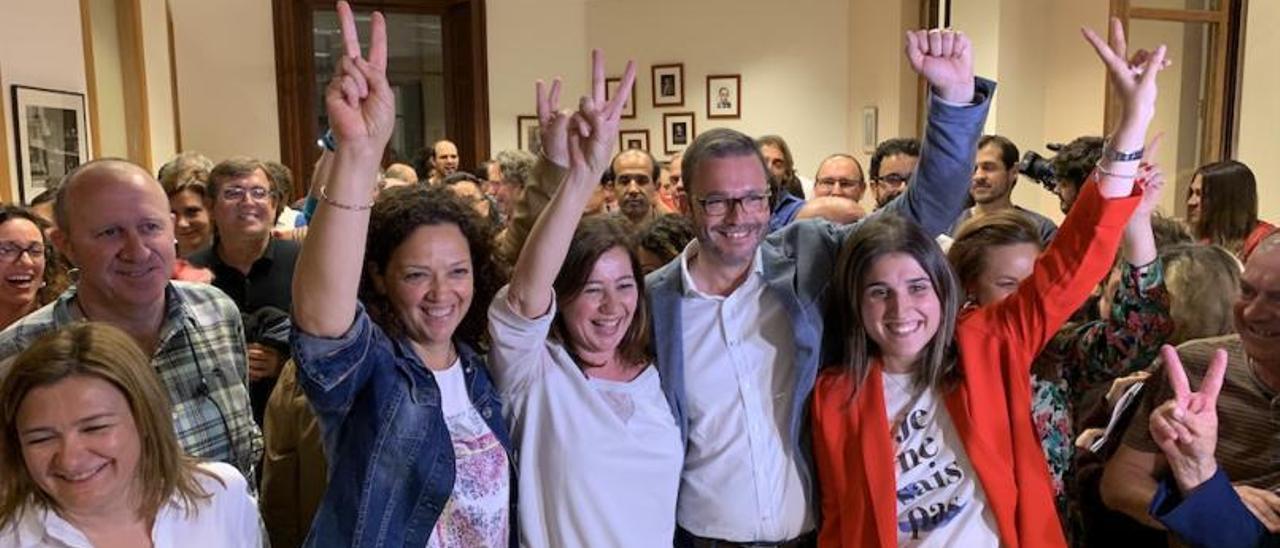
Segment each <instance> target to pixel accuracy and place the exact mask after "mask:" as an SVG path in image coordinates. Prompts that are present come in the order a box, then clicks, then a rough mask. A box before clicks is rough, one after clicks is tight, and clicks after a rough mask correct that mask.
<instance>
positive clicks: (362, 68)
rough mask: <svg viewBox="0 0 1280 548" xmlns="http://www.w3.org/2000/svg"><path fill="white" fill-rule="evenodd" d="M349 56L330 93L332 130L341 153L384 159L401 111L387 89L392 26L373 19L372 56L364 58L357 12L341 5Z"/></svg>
mask: <svg viewBox="0 0 1280 548" xmlns="http://www.w3.org/2000/svg"><path fill="white" fill-rule="evenodd" d="M338 22H339V25H340V26H341V28H342V41H343V44H344V52H343V56H342V58H341V59H340V60H339V61H338V67H337V70H336V71H335V72H334V74H333V78H332V79H330V80H329V86H328V87H327V88H326V89H325V93H324V102H325V110H326V111H327V112H328V114H329V127H330V129H331V130H332V131H333V134H334V136H335V137H336V138H337V140H338V143H339V146H340V148H343V149H354V150H357V151H360V152H367V153H370V154H377V155H379V156H380V155H381V154H382V150H383V149H384V148H386V146H387V142H388V141H390V140H391V133H392V130H394V129H395V118H396V107H395V97H394V96H393V95H392V92H391V86H390V85H388V84H387V23H386V20H385V19H383V17H382V14H381V13H378V12H374V13H373V18H372V21H371V27H372V35H371V36H370V43H369V56H368V57H367V58H366V57H363V56H361V53H360V38H359V36H358V35H357V32H356V22H355V17H354V16H352V14H351V6H350V5H349V4H347V3H346V2H338Z"/></svg>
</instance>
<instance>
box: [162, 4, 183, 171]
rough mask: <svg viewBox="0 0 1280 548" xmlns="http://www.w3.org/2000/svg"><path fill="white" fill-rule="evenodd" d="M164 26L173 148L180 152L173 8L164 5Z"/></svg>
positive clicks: (180, 113)
mask: <svg viewBox="0 0 1280 548" xmlns="http://www.w3.org/2000/svg"><path fill="white" fill-rule="evenodd" d="M164 24H165V27H166V30H167V31H168V34H167V38H168V40H169V90H170V91H171V92H172V95H173V148H174V150H175V151H176V152H182V109H180V108H178V56H177V54H176V53H175V51H174V47H173V43H174V41H173V6H171V5H170V4H169V2H165V3H164Z"/></svg>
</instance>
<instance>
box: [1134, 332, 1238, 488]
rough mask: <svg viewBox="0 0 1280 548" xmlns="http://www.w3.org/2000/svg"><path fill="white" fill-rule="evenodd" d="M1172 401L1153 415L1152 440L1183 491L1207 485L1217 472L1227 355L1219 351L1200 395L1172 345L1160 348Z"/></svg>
mask: <svg viewBox="0 0 1280 548" xmlns="http://www.w3.org/2000/svg"><path fill="white" fill-rule="evenodd" d="M1160 354H1161V357H1162V358H1163V359H1164V364H1165V371H1166V372H1167V373H1168V376H1169V386H1170V387H1172V388H1173V399H1172V400H1169V401H1166V402H1164V403H1163V404H1161V405H1160V407H1157V408H1156V410H1155V411H1153V412H1152V413H1151V420H1150V428H1151V437H1152V439H1153V440H1155V442H1156V445H1159V446H1160V450H1161V451H1163V452H1164V455H1165V459H1166V460H1168V462H1169V467H1170V469H1172V471H1173V476H1174V479H1175V480H1176V481H1177V482H1178V488H1179V489H1181V490H1182V491H1183V492H1186V491H1188V490H1189V489H1193V488H1195V487H1196V486H1198V485H1200V484H1201V483H1204V481H1205V480H1208V479H1209V478H1210V477H1212V476H1213V474H1214V473H1215V472H1216V471H1217V468H1218V465H1217V462H1216V461H1215V460H1214V457H1213V452H1214V448H1215V446H1216V445H1217V442H1218V410H1217V405H1218V392H1219V391H1221V390H1222V379H1223V377H1224V376H1225V374H1226V371H1227V352H1226V351H1225V350H1222V349H1219V350H1218V351H1217V352H1216V353H1215V354H1214V356H1213V361H1212V362H1210V364H1209V370H1208V371H1207V372H1206V373H1205V376H1204V380H1203V381H1201V383H1200V390H1199V391H1198V392H1192V391H1191V384H1190V383H1189V382H1188V381H1187V373H1186V371H1185V370H1184V369H1183V368H1182V360H1181V359H1180V358H1179V357H1178V352H1177V351H1176V350H1174V349H1173V347H1172V346H1169V345H1167V344H1166V345H1164V346H1163V347H1161V349H1160Z"/></svg>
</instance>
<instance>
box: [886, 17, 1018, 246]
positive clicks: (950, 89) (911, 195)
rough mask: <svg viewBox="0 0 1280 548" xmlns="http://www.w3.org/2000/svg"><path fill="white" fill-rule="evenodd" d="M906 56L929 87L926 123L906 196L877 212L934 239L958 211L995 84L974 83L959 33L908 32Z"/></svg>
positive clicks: (967, 46)
mask: <svg viewBox="0 0 1280 548" xmlns="http://www.w3.org/2000/svg"><path fill="white" fill-rule="evenodd" d="M906 56H907V59H908V60H909V61H910V62H911V67H912V68H913V69H915V71H916V72H917V73H919V74H920V75H921V76H923V77H924V78H925V80H927V81H928V82H929V96H930V98H929V110H928V122H927V125H926V127H925V132H924V139H923V140H922V143H921V146H920V162H919V164H918V167H917V168H916V170H915V173H913V174H912V176H911V181H910V182H909V183H908V184H907V191H906V192H905V193H903V195H902V196H901V197H899V198H898V199H895V200H894V201H893V202H891V203H889V204H888V205H887V206H885V208H883V209H884V211H889V212H895V213H898V214H900V215H903V216H904V217H906V218H908V219H911V220H913V221H915V222H916V223H918V224H919V225H920V226H921V227H923V228H924V229H925V231H926V232H928V233H929V234H930V235H934V236H936V235H938V234H941V233H943V232H945V231H946V230H947V228H948V227H950V226H951V223H952V222H954V221H955V219H956V217H958V216H959V215H960V212H961V210H963V209H964V206H965V200H966V199H967V198H968V196H969V178H970V176H971V175H972V174H973V159H974V155H975V153H976V152H977V149H978V137H980V136H981V134H982V125H983V123H985V122H986V118H987V110H988V109H989V108H990V106H991V94H992V92H993V91H994V89H995V84H994V83H993V82H990V81H987V80H981V81H979V80H977V79H976V78H975V77H974V74H973V53H972V47H971V44H970V43H969V38H968V37H966V36H965V35H964V34H963V33H961V32H956V31H951V30H939V29H934V30H930V31H923V30H921V31H910V32H908V33H907V41H906Z"/></svg>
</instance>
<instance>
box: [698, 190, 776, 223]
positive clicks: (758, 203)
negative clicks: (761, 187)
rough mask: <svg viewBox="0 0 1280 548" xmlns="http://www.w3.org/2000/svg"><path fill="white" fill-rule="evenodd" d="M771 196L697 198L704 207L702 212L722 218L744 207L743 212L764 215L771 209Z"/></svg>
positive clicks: (766, 194) (749, 195)
mask: <svg viewBox="0 0 1280 548" xmlns="http://www.w3.org/2000/svg"><path fill="white" fill-rule="evenodd" d="M769 194H770V193H768V192H764V193H761V194H748V195H746V196H739V197H737V198H730V197H728V196H711V197H709V198H697V199H696V200H694V201H696V202H698V205H700V206H702V210H703V211H705V212H706V213H707V215H714V216H717V217H719V216H721V215H728V214H729V212H730V211H732V210H733V209H734V208H735V207H737V206H742V211H744V212H747V213H762V212H764V211H767V210H768V209H769Z"/></svg>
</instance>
